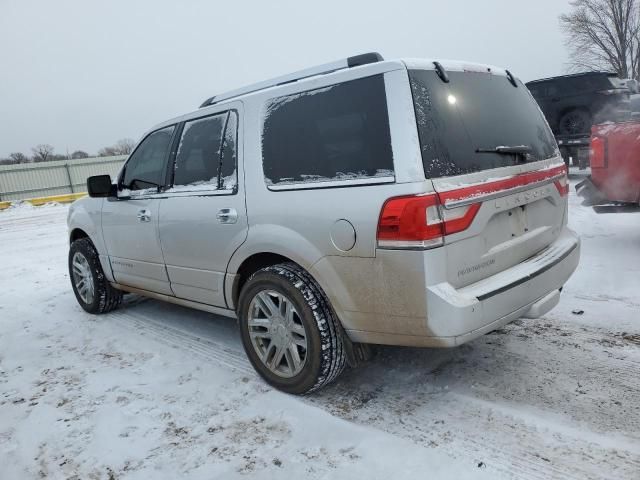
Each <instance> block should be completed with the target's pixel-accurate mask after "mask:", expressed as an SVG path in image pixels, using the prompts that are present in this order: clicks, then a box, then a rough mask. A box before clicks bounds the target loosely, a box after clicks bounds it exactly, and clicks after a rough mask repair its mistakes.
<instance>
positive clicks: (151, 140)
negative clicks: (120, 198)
mask: <svg viewBox="0 0 640 480" xmlns="http://www.w3.org/2000/svg"><path fill="white" fill-rule="evenodd" d="M173 129H174V127H173V126H171V127H167V128H163V129H162V130H158V131H156V132H153V133H152V134H150V135H149V136H147V137H146V138H145V139H144V140H143V141H142V143H141V144H140V145H139V146H138V148H136V150H135V151H134V152H133V153H132V154H131V157H129V160H128V161H127V163H126V165H125V170H124V175H123V176H122V183H121V186H122V187H123V188H127V189H129V190H141V189H145V188H151V187H153V186H154V185H164V173H165V161H166V159H167V153H168V151H169V144H170V142H171V136H172V135H173Z"/></svg>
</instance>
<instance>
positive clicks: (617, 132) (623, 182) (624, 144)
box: [576, 121, 640, 212]
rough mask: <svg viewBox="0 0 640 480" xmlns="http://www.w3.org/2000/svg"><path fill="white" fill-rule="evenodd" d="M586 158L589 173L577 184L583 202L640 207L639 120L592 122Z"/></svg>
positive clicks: (612, 208) (611, 208)
mask: <svg viewBox="0 0 640 480" xmlns="http://www.w3.org/2000/svg"><path fill="white" fill-rule="evenodd" d="M589 161H590V164H591V176H590V177H588V178H587V179H586V180H584V181H582V182H580V183H579V184H577V185H576V192H577V194H578V195H579V196H581V197H582V198H583V199H584V200H583V205H590V206H594V207H600V208H597V210H596V211H598V210H599V211H602V212H605V211H619V210H624V211H628V210H634V211H637V210H640V121H630V122H623V123H610V124H603V125H594V126H593V127H592V128H591V148H590V153H589ZM602 206H606V207H605V208H602Z"/></svg>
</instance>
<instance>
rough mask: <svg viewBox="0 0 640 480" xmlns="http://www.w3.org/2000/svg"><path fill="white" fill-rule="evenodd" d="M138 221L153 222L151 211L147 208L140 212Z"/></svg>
mask: <svg viewBox="0 0 640 480" xmlns="http://www.w3.org/2000/svg"><path fill="white" fill-rule="evenodd" d="M138 220H140V221H141V222H150V221H151V212H150V211H149V210H147V209H146V208H145V209H143V210H140V211H139V212H138Z"/></svg>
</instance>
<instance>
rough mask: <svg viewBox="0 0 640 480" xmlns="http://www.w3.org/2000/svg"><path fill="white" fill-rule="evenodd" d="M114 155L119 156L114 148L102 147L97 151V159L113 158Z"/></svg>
mask: <svg viewBox="0 0 640 480" xmlns="http://www.w3.org/2000/svg"><path fill="white" fill-rule="evenodd" d="M114 155H120V154H119V153H118V152H117V151H116V149H115V147H104V148H101V149H100V150H98V156H99V157H113V156H114Z"/></svg>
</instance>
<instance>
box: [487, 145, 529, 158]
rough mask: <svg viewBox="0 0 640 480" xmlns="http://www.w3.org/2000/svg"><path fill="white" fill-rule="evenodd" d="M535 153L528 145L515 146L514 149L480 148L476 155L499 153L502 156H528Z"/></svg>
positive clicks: (503, 147)
mask: <svg viewBox="0 0 640 480" xmlns="http://www.w3.org/2000/svg"><path fill="white" fill-rule="evenodd" d="M532 151H533V149H532V148H531V147H530V146H528V145H515V146H513V147H505V146H500V147H493V148H478V149H476V153H499V154H501V155H522V156H527V155H528V154H530V153H531V152H532Z"/></svg>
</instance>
